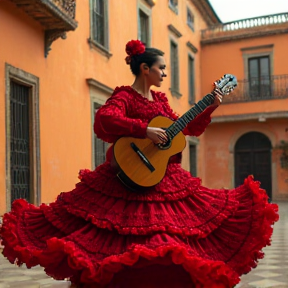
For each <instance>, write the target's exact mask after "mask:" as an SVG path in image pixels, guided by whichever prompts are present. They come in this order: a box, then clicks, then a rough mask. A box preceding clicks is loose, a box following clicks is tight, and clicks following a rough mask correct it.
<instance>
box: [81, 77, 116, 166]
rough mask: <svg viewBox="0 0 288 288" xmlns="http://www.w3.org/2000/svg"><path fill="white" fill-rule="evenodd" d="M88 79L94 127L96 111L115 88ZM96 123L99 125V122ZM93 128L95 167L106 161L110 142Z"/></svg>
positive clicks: (92, 155)
mask: <svg viewBox="0 0 288 288" xmlns="http://www.w3.org/2000/svg"><path fill="white" fill-rule="evenodd" d="M86 81H87V84H88V85H89V92H90V100H91V102H90V103H91V127H93V126H94V121H95V113H96V112H97V110H98V109H99V108H100V107H101V106H102V105H104V104H105V102H106V101H107V99H108V98H109V97H110V96H111V94H112V93H113V91H114V90H113V89H112V88H111V87H108V86H106V85H105V84H103V83H101V82H99V81H97V80H96V79H93V78H88V79H86ZM95 124H96V125H97V123H95ZM93 128H94V127H93ZM93 128H92V129H91V141H92V153H91V162H92V165H91V166H92V167H93V168H95V167H97V166H99V165H101V164H102V163H103V162H104V161H105V158H106V151H107V149H108V146H109V144H108V143H106V142H104V141H102V140H101V139H99V138H97V136H96V135H95V133H94V129H93Z"/></svg>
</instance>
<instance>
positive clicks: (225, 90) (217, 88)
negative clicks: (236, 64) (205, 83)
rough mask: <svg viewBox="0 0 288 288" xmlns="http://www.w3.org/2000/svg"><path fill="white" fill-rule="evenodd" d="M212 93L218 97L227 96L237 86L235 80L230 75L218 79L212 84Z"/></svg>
mask: <svg viewBox="0 0 288 288" xmlns="http://www.w3.org/2000/svg"><path fill="white" fill-rule="evenodd" d="M213 85H214V91H213V92H215V93H218V94H220V95H222V96H223V95H228V94H229V93H231V92H232V91H233V90H234V89H235V88H236V86H237V79H236V77H235V76H234V75H232V74H224V75H223V76H222V77H221V78H220V79H218V80H216V81H215V82H214V83H213Z"/></svg>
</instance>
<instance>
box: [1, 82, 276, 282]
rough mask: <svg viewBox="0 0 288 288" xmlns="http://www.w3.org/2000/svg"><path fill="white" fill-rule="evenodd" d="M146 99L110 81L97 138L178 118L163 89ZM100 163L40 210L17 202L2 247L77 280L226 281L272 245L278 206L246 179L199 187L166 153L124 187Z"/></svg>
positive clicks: (201, 125)
mask: <svg viewBox="0 0 288 288" xmlns="http://www.w3.org/2000/svg"><path fill="white" fill-rule="evenodd" d="M152 94H153V98H154V101H149V100H147V99H146V98H143V97H142V96H141V95H140V94H138V93H137V92H136V91H134V90H132V88H131V87H128V86H127V87H126V86H125V87H117V88H116V89H115V91H114V93H113V95H112V96H111V98H110V99H109V100H108V101H107V103H106V104H105V105H104V106H102V108H101V109H100V110H99V111H98V112H97V114H96V118H95V125H94V130H95V133H96V134H97V136H98V137H100V138H102V139H103V140H104V141H107V142H110V143H111V142H112V143H113V142H115V141H116V140H117V139H118V138H119V137H120V136H134V137H140V138H144V137H145V133H146V128H147V123H148V122H149V121H150V120H151V119H152V118H153V117H155V116H157V115H163V116H166V117H169V118H172V119H176V117H177V116H176V115H175V114H174V113H173V111H172V110H171V108H170V106H169V104H168V101H167V98H166V96H165V94H163V93H159V92H152ZM216 107H217V106H213V105H212V106H209V107H208V108H206V110H205V111H204V112H203V113H202V114H200V115H198V116H197V117H196V118H195V119H194V120H193V121H192V122H190V123H189V125H188V126H187V127H186V128H185V130H184V133H185V134H186V135H195V136H198V135H200V134H201V133H202V132H203V131H204V130H205V128H206V127H207V125H208V124H209V123H210V120H211V118H210V114H211V113H212V112H213V110H214V109H215V108H216ZM110 159H111V149H110V150H108V153H107V161H106V162H105V163H104V164H103V165H101V166H99V167H97V169H96V170H95V171H89V170H85V171H84V172H85V173H81V182H80V183H78V184H76V187H75V189H74V190H72V191H70V192H66V193H61V194H60V195H59V196H58V197H57V200H56V201H55V202H53V203H51V204H50V205H46V204H42V205H41V206H40V207H35V206H34V205H31V204H28V203H27V202H26V201H25V200H23V199H19V200H16V201H15V202H14V203H13V208H12V211H11V212H10V213H7V214H5V216H4V221H3V227H2V230H1V236H2V238H3V244H4V250H3V254H4V255H5V256H6V257H7V258H8V259H9V261H10V262H11V263H16V264H18V265H21V264H23V263H25V264H26V265H27V267H28V268H30V267H32V266H35V265H38V264H40V265H41V266H43V267H45V271H46V273H47V274H48V275H50V276H52V277H54V278H55V279H58V280H60V279H70V281H71V282H72V283H75V284H79V287H99V288H100V287H109V288H112V287H115V288H116V287H118V288H129V287H131V288H132V287H133V288H137V287H139V288H140V287H141V288H152V287H153V288H154V287H155V288H156V287H157V288H160V287H165V288H169V287H171V288H172V287H173V288H176V287H177V288H186V287H187V288H188V287H196V288H200V287H206V288H208V287H209V288H211V287H229V288H230V287H233V286H234V285H235V284H237V283H238V282H239V280H240V278H239V277H240V276H241V275H242V274H245V273H248V272H249V271H250V270H251V268H254V267H256V265H257V260H258V259H259V258H262V257H263V253H262V252H261V249H262V248H263V247H264V246H266V245H269V244H270V237H271V235H272V231H273V228H272V225H273V223H274V222H275V221H277V220H278V214H277V205H275V204H269V203H268V202H267V196H266V193H265V191H264V190H263V189H261V188H259V183H258V182H255V181H254V180H253V178H252V177H248V178H247V179H245V181H244V183H243V185H241V186H239V187H237V188H235V189H231V190H227V189H219V190H216V189H209V188H206V187H203V186H201V181H200V179H199V178H195V177H192V176H191V175H190V173H188V172H187V171H185V170H183V169H182V168H181V165H180V161H181V156H179V155H176V156H173V157H171V159H170V162H169V164H168V168H167V172H166V175H165V177H164V178H163V180H162V181H161V182H160V183H159V184H158V185H156V186H155V187H153V188H149V189H148V190H147V191H145V192H141V193H140V192H139V193H137V192H131V191H129V190H127V189H126V188H125V187H124V186H123V185H122V184H121V183H120V181H119V180H118V178H117V176H116V175H115V172H114V170H113V169H112V168H111V167H110V163H109V162H110Z"/></svg>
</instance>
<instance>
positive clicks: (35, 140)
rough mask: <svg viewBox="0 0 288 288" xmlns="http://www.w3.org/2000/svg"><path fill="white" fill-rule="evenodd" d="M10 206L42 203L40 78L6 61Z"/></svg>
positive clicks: (8, 205) (7, 175) (8, 197)
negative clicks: (23, 203) (21, 203)
mask: <svg viewBox="0 0 288 288" xmlns="http://www.w3.org/2000/svg"><path fill="white" fill-rule="evenodd" d="M5 69H6V77H5V78H6V113H5V114H6V147H7V150H6V163H7V165H6V186H7V189H6V190H7V197H6V199H7V203H6V205H7V210H9V209H10V207H11V204H12V202H13V201H14V200H16V199H19V198H24V199H26V200H27V201H29V202H30V203H33V204H37V205H38V204H39V203H40V195H41V194H40V193H41V191H40V143H39V142H40V141H39V78H38V77H36V76H34V75H32V74H30V73H28V72H26V71H22V70H20V69H19V68H16V67H13V66H11V65H9V64H6V66H5Z"/></svg>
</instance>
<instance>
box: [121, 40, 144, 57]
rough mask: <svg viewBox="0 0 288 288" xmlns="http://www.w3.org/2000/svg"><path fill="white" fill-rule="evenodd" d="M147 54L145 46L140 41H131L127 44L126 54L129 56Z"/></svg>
mask: <svg viewBox="0 0 288 288" xmlns="http://www.w3.org/2000/svg"><path fill="white" fill-rule="evenodd" d="M144 52H145V45H144V44H143V43H142V42H141V41H139V40H131V41H129V42H128V43H127V44H126V53H127V54H128V55H129V56H134V55H139V54H142V53H144Z"/></svg>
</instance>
